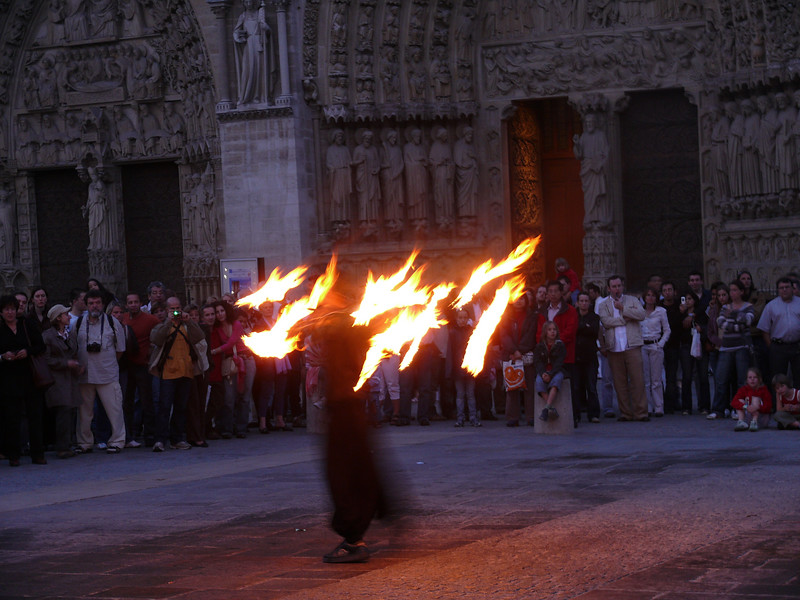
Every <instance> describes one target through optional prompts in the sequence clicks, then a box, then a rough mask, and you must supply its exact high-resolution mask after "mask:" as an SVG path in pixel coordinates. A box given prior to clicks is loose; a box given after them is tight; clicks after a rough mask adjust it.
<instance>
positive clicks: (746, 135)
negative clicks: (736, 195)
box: [739, 98, 762, 196]
mask: <svg viewBox="0 0 800 600" xmlns="http://www.w3.org/2000/svg"><path fill="white" fill-rule="evenodd" d="M739 104H740V106H741V108H742V117H743V118H744V130H743V133H742V194H743V195H745V196H755V195H757V194H760V193H761V190H762V186H761V165H760V156H759V152H758V132H759V130H760V128H761V118H760V117H759V115H758V113H757V112H756V111H755V107H754V106H753V102H752V101H751V100H750V99H749V98H745V99H744V100H742V101H741V102H740V103H739Z"/></svg>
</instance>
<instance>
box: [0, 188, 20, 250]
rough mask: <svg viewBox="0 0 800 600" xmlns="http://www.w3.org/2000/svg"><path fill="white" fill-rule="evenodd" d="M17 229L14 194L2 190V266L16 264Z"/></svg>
mask: <svg viewBox="0 0 800 600" xmlns="http://www.w3.org/2000/svg"><path fill="white" fill-rule="evenodd" d="M16 229H17V214H16V207H15V205H14V194H13V193H12V192H11V191H10V190H8V189H7V188H5V187H3V188H0V265H10V264H12V263H13V262H14V232H15V231H16Z"/></svg>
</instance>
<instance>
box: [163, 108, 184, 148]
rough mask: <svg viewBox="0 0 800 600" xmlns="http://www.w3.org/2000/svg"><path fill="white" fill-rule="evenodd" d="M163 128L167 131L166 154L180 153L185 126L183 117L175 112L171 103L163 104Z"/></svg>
mask: <svg viewBox="0 0 800 600" xmlns="http://www.w3.org/2000/svg"><path fill="white" fill-rule="evenodd" d="M164 128H165V129H166V131H167V139H166V150H167V152H180V151H181V150H183V142H184V136H185V133H186V125H185V123H184V121H183V117H182V116H181V115H180V114H179V113H177V112H176V111H175V105H174V104H173V103H172V102H165V103H164Z"/></svg>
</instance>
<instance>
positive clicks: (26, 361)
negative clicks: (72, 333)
mask: <svg viewBox="0 0 800 600" xmlns="http://www.w3.org/2000/svg"><path fill="white" fill-rule="evenodd" d="M18 308H19V301H18V300H17V299H16V298H15V297H14V296H11V295H7V296H3V297H1V298H0V313H2V319H0V381H2V382H3V385H2V387H0V423H1V424H2V425H0V426H2V428H3V435H2V438H0V439H2V440H3V442H4V443H5V448H4V449H3V453H4V454H5V455H6V456H7V457H8V464H9V465H11V466H12V467H18V466H19V464H20V463H19V457H20V444H21V442H20V426H21V424H22V415H23V414H25V415H26V416H27V418H28V429H29V435H30V444H31V459H32V462H33V464H35V465H46V464H47V460H45V458H44V442H43V440H42V406H41V403H40V402H39V401H38V397H37V395H36V393H35V390H36V388H35V386H34V367H33V364H32V362H33V357H34V356H39V355H42V354H43V353H44V351H45V347H44V342H43V341H42V335H41V334H40V333H39V331H37V330H36V329H35V328H33V327H26V323H25V319H23V318H18V317H17V309H18Z"/></svg>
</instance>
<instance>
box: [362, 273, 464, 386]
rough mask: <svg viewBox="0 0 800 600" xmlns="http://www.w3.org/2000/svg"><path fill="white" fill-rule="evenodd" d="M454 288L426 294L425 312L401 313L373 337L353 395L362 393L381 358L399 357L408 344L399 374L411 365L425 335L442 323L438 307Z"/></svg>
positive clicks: (443, 286)
mask: <svg viewBox="0 0 800 600" xmlns="http://www.w3.org/2000/svg"><path fill="white" fill-rule="evenodd" d="M454 287H455V284H453V283H443V284H441V285H438V286H436V288H434V290H433V291H432V292H429V291H427V290H426V291H425V294H426V302H425V306H424V308H420V307H418V306H414V307H406V308H403V309H401V310H400V312H399V313H398V314H397V316H396V317H394V318H393V319H391V320H390V322H389V325H388V326H387V327H386V329H384V330H383V331H381V332H380V333H378V334H375V335H374V336H372V338H371V339H370V347H369V350H367V355H366V356H365V357H364V364H363V366H362V367H361V373H360V374H359V378H358V382H357V383H356V385H355V386H354V387H353V390H354V391H358V390H359V389H361V387H362V386H363V385H364V384H365V383H366V382H367V380H368V379H369V378H370V376H372V374H373V373H374V372H375V369H377V368H378V365H379V364H380V362H381V360H382V359H383V358H384V357H386V356H390V355H392V354H400V351H401V349H402V347H403V346H404V345H405V344H407V343H409V342H411V346H410V347H409V349H408V351H407V352H406V355H405V357H404V358H403V362H402V363H401V364H400V370H403V369H405V368H407V367H408V366H409V365H410V364H411V361H412V360H413V359H414V356H415V355H416V353H417V351H418V350H419V345H420V343H421V342H422V338H424V337H425V334H426V333H428V331H429V330H431V329H438V328H439V327H441V326H442V325H443V324H444V323H445V321H443V320H440V318H439V311H438V308H437V307H438V304H439V302H441V301H442V300H443V299H444V298H446V297H447V295H448V294H449V293H450V290H452V289H453V288H454ZM381 312H385V311H381Z"/></svg>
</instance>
